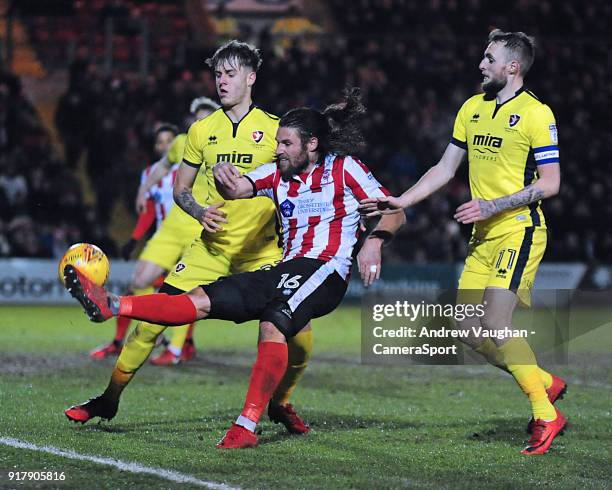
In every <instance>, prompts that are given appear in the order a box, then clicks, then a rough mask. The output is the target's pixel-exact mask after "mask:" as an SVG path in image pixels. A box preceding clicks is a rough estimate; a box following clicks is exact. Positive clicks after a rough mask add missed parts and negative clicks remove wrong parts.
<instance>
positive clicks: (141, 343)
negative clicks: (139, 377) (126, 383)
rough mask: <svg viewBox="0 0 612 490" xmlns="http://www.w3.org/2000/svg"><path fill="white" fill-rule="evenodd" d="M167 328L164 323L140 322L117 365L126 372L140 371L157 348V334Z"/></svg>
mask: <svg viewBox="0 0 612 490" xmlns="http://www.w3.org/2000/svg"><path fill="white" fill-rule="evenodd" d="M165 329H166V327H165V326H162V325H153V324H152V323H148V322H138V325H136V328H135V329H134V331H133V332H132V333H131V334H130V335H129V337H128V339H127V341H126V343H125V345H124V346H123V349H121V354H119V358H118V359H117V363H116V364H115V366H116V367H117V369H119V370H121V371H123V372H124V373H135V372H136V371H138V369H139V368H140V366H142V365H143V364H144V363H145V361H146V360H147V359H148V358H149V356H150V355H151V352H153V349H154V348H155V341H156V340H157V336H158V335H159V334H160V333H162V332H163V331H164V330H165Z"/></svg>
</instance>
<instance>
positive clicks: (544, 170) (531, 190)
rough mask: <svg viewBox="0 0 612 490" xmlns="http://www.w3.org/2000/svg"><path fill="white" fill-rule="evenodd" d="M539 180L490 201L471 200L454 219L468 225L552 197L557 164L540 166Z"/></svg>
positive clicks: (555, 189) (557, 176) (555, 190)
mask: <svg viewBox="0 0 612 490" xmlns="http://www.w3.org/2000/svg"><path fill="white" fill-rule="evenodd" d="M538 174H539V175H540V178H539V179H538V181H537V182H535V183H533V184H530V185H528V186H527V187H525V188H524V189H521V190H520V191H518V192H515V193H514V194H510V195H508V196H502V197H498V198H497V199H491V200H490V201H487V200H484V199H472V200H471V201H468V202H466V203H464V204H462V205H461V206H459V207H458V208H457V211H456V212H455V216H454V218H455V219H456V220H457V221H459V223H463V224H468V223H474V222H475V221H482V220H485V219H487V218H490V217H491V216H494V215H496V214H498V213H501V212H502V211H506V210H507V209H514V208H518V207H521V206H527V205H528V204H531V203H533V202H537V201H540V200H542V199H546V198H548V197H552V196H554V195H556V194H557V193H558V192H559V186H560V184H561V170H560V168H559V165H558V164H555V163H553V164H547V165H540V166H539V167H538Z"/></svg>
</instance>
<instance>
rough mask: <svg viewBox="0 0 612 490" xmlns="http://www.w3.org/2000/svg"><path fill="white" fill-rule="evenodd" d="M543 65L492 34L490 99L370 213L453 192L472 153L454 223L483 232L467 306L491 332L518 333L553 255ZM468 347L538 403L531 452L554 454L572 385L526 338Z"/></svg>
mask: <svg viewBox="0 0 612 490" xmlns="http://www.w3.org/2000/svg"><path fill="white" fill-rule="evenodd" d="M534 57H535V44H534V40H533V38H531V37H529V36H527V35H526V34H524V33H522V32H508V33H506V32H502V31H500V30H494V31H492V32H491V34H490V35H489V39H488V45H487V47H486V50H485V52H484V56H483V58H482V61H481V62H480V65H479V68H480V71H481V72H482V76H483V81H482V88H483V90H484V94H478V95H474V96H473V97H471V98H470V99H468V100H467V101H466V102H465V103H464V104H463V106H462V107H461V109H460V110H459V113H458V114H457V118H456V120H455V127H454V130H453V136H452V140H451V142H450V144H449V145H448V147H447V149H446V151H445V152H444V155H442V159H441V160H440V161H439V163H438V164H437V165H435V166H434V167H432V168H431V169H430V170H429V171H428V172H427V173H426V174H425V175H424V176H423V177H422V178H421V179H420V180H419V181H418V182H417V183H416V184H415V185H414V186H413V187H411V188H410V189H408V190H407V191H406V192H404V193H403V194H402V195H401V196H400V197H397V198H396V197H384V198H380V199H368V200H365V201H364V202H362V204H361V209H362V212H363V214H365V215H366V216H375V215H378V214H380V213H384V212H387V211H389V212H394V211H397V210H399V209H402V208H406V207H408V206H412V205H414V204H416V203H418V202H420V201H422V200H423V199H425V198H427V197H428V196H429V195H431V194H432V193H434V192H435V191H437V190H438V189H440V188H441V187H442V186H444V185H445V184H446V183H447V182H448V181H449V180H450V179H451V178H452V177H453V176H454V175H455V172H456V170H457V168H458V167H459V165H460V163H461V161H462V160H463V158H464V156H465V155H466V154H467V157H468V163H469V179H470V189H471V193H472V200H470V201H469V202H466V203H465V204H462V205H461V206H459V207H458V208H457V211H456V213H455V216H454V217H455V219H456V220H457V221H458V222H459V223H463V224H468V223H474V229H473V234H472V238H471V240H470V245H469V251H468V256H467V259H466V261H465V267H464V269H463V273H462V274H461V278H460V279H459V296H458V300H457V301H458V302H463V303H474V302H477V303H480V302H481V301H483V300H484V301H485V304H486V313H485V316H484V317H483V319H482V320H480V319H473V320H471V321H472V322H474V321H475V322H476V323H477V324H478V325H479V326H480V324H482V327H484V328H486V329H489V330H503V329H504V328H506V327H509V326H510V325H511V322H512V313H513V311H514V308H515V306H516V305H517V303H519V302H520V303H522V304H523V305H526V306H529V305H530V294H531V289H532V287H533V282H534V280H535V276H536V271H537V269H538V265H539V264H540V261H541V260H542V257H543V255H544V250H545V248H546V223H545V221H544V214H543V213H542V208H541V207H540V202H541V200H542V199H546V198H549V197H552V196H554V195H555V194H557V192H558V191H559V185H560V170H559V147H558V138H557V126H556V122H555V118H554V116H553V113H552V111H551V110H550V108H549V107H548V106H547V105H546V104H544V103H543V102H541V101H540V100H539V99H538V98H537V97H536V96H535V95H534V94H533V93H532V92H530V91H529V90H526V89H525V87H524V85H523V83H524V77H525V75H526V74H527V72H528V71H529V68H530V67H531V65H532V63H533V60H534ZM468 344H470V345H471V346H472V347H474V348H475V349H476V350H477V351H478V352H480V353H481V354H482V355H483V356H485V357H486V359H487V360H488V361H489V362H491V363H492V364H493V365H495V366H498V367H500V368H502V369H504V370H506V371H508V372H509V373H510V374H511V375H512V376H513V377H514V379H515V380H516V382H517V383H518V385H519V386H520V388H521V389H522V390H523V392H524V393H525V394H526V395H527V396H528V398H529V401H530V402H531V410H532V414H533V418H532V421H531V422H530V423H529V426H528V430H529V431H530V432H531V433H532V437H531V439H530V441H529V443H528V445H527V446H526V447H525V449H523V451H522V453H523V454H526V455H530V454H543V453H545V452H546V451H548V448H549V447H550V445H551V444H552V442H553V440H554V438H555V437H556V436H557V434H559V433H560V432H561V431H562V430H563V428H564V426H565V424H566V419H565V417H564V415H563V414H562V413H561V412H560V411H559V409H558V408H556V407H555V406H554V405H553V403H554V402H555V401H556V400H557V399H559V398H560V397H561V396H562V395H563V394H564V392H565V389H566V383H565V381H564V380H562V379H561V378H559V377H557V376H554V375H551V374H550V373H548V372H546V371H544V370H543V369H542V368H540V367H539V366H538V363H537V361H536V357H535V354H534V352H533V350H532V349H531V347H530V346H529V344H528V343H527V341H526V340H525V339H524V338H520V337H514V338H509V339H508V338H506V339H503V340H500V339H497V338H496V339H495V340H494V341H493V340H491V339H490V338H489V339H485V338H472V339H470V340H469V342H468Z"/></svg>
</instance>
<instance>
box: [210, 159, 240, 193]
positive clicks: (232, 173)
mask: <svg viewBox="0 0 612 490" xmlns="http://www.w3.org/2000/svg"><path fill="white" fill-rule="evenodd" d="M213 175H214V176H215V180H216V181H217V182H219V184H221V185H222V186H223V187H225V188H226V189H228V190H230V191H233V190H235V189H236V188H237V187H238V179H240V178H241V174H240V171H239V170H238V169H237V168H236V167H234V166H233V165H232V164H231V163H228V162H221V163H217V164H216V165H215V166H214V167H213Z"/></svg>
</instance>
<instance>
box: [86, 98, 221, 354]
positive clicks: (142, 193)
mask: <svg viewBox="0 0 612 490" xmlns="http://www.w3.org/2000/svg"><path fill="white" fill-rule="evenodd" d="M219 107H220V106H219V104H217V103H216V102H214V101H212V100H210V99H208V98H206V97H200V98H198V99H195V100H194V101H193V102H192V103H191V107H190V112H191V114H192V115H193V117H195V120H200V119H204V118H205V117H207V116H208V115H210V114H212V113H213V112H214V111H215V110H217V109H218V108H219ZM177 132H178V131H176V129H173V130H171V131H169V130H168V126H162V127H161V128H159V129H158V130H157V132H156V144H155V150H156V153H157V154H158V155H160V156H162V155H163V156H162V158H161V159H160V160H158V161H157V162H155V163H154V164H153V165H151V167H149V168H150V169H151V170H150V171H148V172H146V179H145V180H144V182H142V183H141V185H140V188H139V191H138V198H137V206H136V208H137V211H138V213H139V215H140V216H142V215H143V213H145V212H146V209H147V201H148V200H149V196H150V195H151V194H152V193H153V194H159V192H156V190H154V191H153V192H152V190H153V189H154V187H153V186H155V188H157V187H158V186H159V185H160V184H162V183H163V184H164V185H163V188H164V189H165V185H169V186H170V189H169V192H170V194H172V185H173V182H174V177H175V176H176V175H175V174H176V171H175V170H176V168H177V167H178V164H180V163H181V162H182V161H183V151H184V148H185V140H186V138H187V135H186V134H184V133H182V134H177ZM169 135H171V138H170V139H168V138H169ZM160 169H161V171H160ZM173 169H174V171H172V170H173ZM152 174H154V175H153V176H152ZM173 174H174V176H173ZM158 175H160V176H161V178H157V176H158ZM200 187H201V188H202V190H200V191H199V194H200V196H201V197H203V196H205V192H206V188H207V187H206V186H205V185H204V186H202V185H200ZM172 204H174V201H173V200H172V198H170V202H168V203H166V205H165V209H163V207H164V206H163V204H162V203H161V202H158V203H156V205H155V206H156V207H161V208H162V209H157V210H156V211H157V214H158V229H157V231H156V233H155V234H154V235H153V236H152V237H151V239H150V240H149V241H147V244H146V246H145V248H144V249H143V251H142V252H141V254H140V255H139V257H138V262H137V263H136V268H135V269H134V274H133V275H132V279H131V283H130V290H131V291H134V294H145V293H150V292H152V291H153V287H154V283H155V282H156V281H157V280H158V279H159V278H160V276H163V275H165V274H166V273H167V272H168V271H169V270H171V269H172V268H173V267H174V265H175V264H176V262H177V260H178V259H179V258H180V257H181V255H182V254H183V252H184V251H185V250H186V248H187V247H188V246H189V245H191V242H192V241H193V240H194V239H195V238H196V237H197V236H198V235H199V234H200V232H201V227H200V226H199V225H198V223H197V222H195V221H194V220H193V219H192V218H191V217H189V216H187V215H186V214H185V213H184V212H183V210H181V209H180V208H179V207H178V206H173V205H172ZM135 245H136V241H135V240H133V239H132V240H130V241H129V242H128V243H127V244H126V247H124V249H125V252H126V255H129V254H130V253H131V251H132V250H133V248H134V247H135ZM158 285H159V284H158ZM129 324H130V319H129V318H123V317H119V318H117V327H116V332H115V338H114V339H113V341H112V342H110V343H109V344H105V345H102V346H100V347H98V348H96V349H94V350H93V351H92V352H91V353H90V356H91V357H93V358H94V359H104V358H105V357H107V356H109V355H117V354H119V353H120V352H121V349H122V346H121V344H122V343H123V339H124V337H125V334H126V333H127V330H128V328H129ZM189 328H192V327H190V326H186V327H185V328H182V327H181V329H177V330H178V331H177V332H176V333H175V334H174V335H173V336H172V344H174V343H178V342H180V344H179V345H180V346H181V347H183V343H184V339H185V336H186V334H187V329H189ZM181 337H182V338H181ZM170 348H171V347H170ZM179 355H181V356H182V357H183V358H184V360H186V359H188V358H191V357H193V356H195V348H194V347H193V343H188V344H186V345H185V349H184V350H183V351H182V352H181V351H179Z"/></svg>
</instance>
